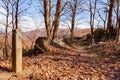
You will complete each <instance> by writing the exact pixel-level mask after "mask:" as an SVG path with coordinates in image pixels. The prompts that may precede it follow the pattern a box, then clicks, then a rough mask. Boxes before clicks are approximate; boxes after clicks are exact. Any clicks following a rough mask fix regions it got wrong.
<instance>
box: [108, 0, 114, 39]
mask: <svg viewBox="0 0 120 80" xmlns="http://www.w3.org/2000/svg"><path fill="white" fill-rule="evenodd" d="M113 8H114V0H110V5H109V12H108V23H107V33H108V38H109V39H111V38H112V33H113V24H112V12H113Z"/></svg>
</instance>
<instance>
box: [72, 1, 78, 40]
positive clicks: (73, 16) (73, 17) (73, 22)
mask: <svg viewBox="0 0 120 80" xmlns="http://www.w3.org/2000/svg"><path fill="white" fill-rule="evenodd" d="M76 8H77V0H75V2H74V6H73V10H72V22H71V39H73V36H74V28H75V16H76Z"/></svg>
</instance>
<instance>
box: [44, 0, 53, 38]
mask: <svg viewBox="0 0 120 80" xmlns="http://www.w3.org/2000/svg"><path fill="white" fill-rule="evenodd" d="M43 4H44V20H45V26H46V32H47V38H48V40H50V36H51V35H50V23H49V21H50V18H49V16H50V15H49V11H48V0H44V1H43Z"/></svg>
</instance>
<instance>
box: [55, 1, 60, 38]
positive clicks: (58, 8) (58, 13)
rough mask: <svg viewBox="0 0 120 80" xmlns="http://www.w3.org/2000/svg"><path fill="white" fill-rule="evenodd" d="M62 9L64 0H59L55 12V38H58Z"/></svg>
mask: <svg viewBox="0 0 120 80" xmlns="http://www.w3.org/2000/svg"><path fill="white" fill-rule="evenodd" d="M61 9H62V0H57V6H56V13H55V19H54V22H53V26H54V29H53V39H57V38H58V29H59V24H60V13H61Z"/></svg>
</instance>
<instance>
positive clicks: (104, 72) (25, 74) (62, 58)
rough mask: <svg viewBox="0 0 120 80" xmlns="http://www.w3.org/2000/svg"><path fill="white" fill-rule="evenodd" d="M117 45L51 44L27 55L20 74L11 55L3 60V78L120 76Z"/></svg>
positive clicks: (109, 79)
mask: <svg viewBox="0 0 120 80" xmlns="http://www.w3.org/2000/svg"><path fill="white" fill-rule="evenodd" d="M110 44H111V45H110ZM110 46H111V47H110ZM113 46H114V44H112V43H111V42H108V43H104V45H103V46H102V47H101V46H99V47H94V48H91V49H88V50H84V49H83V47H81V46H72V47H70V48H68V49H67V48H66V49H65V48H56V47H54V46H51V49H50V51H49V52H47V53H45V54H39V55H37V56H32V57H23V71H22V72H21V73H18V74H15V73H12V72H9V70H10V69H11V60H10V59H9V60H7V61H0V80H117V79H118V80H119V79H120V76H119V75H120V59H119V57H118V56H116V55H113V54H114V52H116V50H119V49H120V47H119V46H116V45H115V46H116V47H113ZM114 48H115V49H114ZM116 48H117V49H116ZM111 49H112V50H111ZM110 56H116V57H110ZM4 68H6V69H4Z"/></svg>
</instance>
